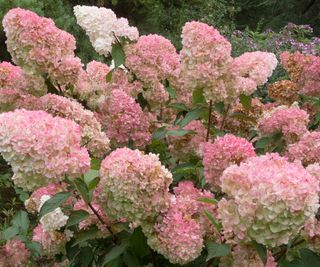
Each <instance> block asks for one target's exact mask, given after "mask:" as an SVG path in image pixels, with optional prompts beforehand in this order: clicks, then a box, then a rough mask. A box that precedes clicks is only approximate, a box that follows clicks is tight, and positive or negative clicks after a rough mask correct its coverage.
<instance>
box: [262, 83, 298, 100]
mask: <svg viewBox="0 0 320 267" xmlns="http://www.w3.org/2000/svg"><path fill="white" fill-rule="evenodd" d="M268 95H269V96H270V97H271V98H272V99H274V100H276V101H277V102H278V103H280V104H282V105H292V104H293V103H294V102H295V101H297V100H298V98H299V95H298V86H297V84H296V83H294V82H292V81H289V80H282V81H278V82H275V83H273V84H271V85H270V86H268Z"/></svg>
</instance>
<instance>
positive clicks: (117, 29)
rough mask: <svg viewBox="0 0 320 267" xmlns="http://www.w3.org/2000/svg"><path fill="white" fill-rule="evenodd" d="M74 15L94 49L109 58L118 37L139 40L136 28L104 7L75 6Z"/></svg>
mask: <svg viewBox="0 0 320 267" xmlns="http://www.w3.org/2000/svg"><path fill="white" fill-rule="evenodd" d="M74 14H75V16H76V18H77V23H78V24H79V25H80V26H81V28H83V29H84V30H85V31H86V33H87V35H88V36H89V39H90V42H91V43H92V45H93V47H94V49H95V50H96V51H97V52H98V53H99V54H100V55H104V56H108V55H109V53H110V51H111V49H112V44H113V43H115V42H116V37H125V38H128V39H129V40H131V41H133V40H136V39H138V38H139V32H138V29H137V28H136V27H130V26H129V23H128V20H127V19H125V18H120V19H117V16H116V14H115V13H114V12H113V11H112V10H111V9H107V8H104V7H100V8H99V7H95V6H75V7H74Z"/></svg>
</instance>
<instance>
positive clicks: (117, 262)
mask: <svg viewBox="0 0 320 267" xmlns="http://www.w3.org/2000/svg"><path fill="white" fill-rule="evenodd" d="M122 266H123V262H122V259H121V258H116V259H114V260H112V261H110V262H109V263H107V265H105V267H122Z"/></svg>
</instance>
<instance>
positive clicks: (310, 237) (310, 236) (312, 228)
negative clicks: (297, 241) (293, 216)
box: [301, 218, 320, 253]
mask: <svg viewBox="0 0 320 267" xmlns="http://www.w3.org/2000/svg"><path fill="white" fill-rule="evenodd" d="M301 235H302V237H304V239H305V240H306V241H307V244H306V246H307V248H308V249H310V250H312V251H314V252H315V253H318V251H319V249H320V222H319V221H318V220H317V219H316V218H312V219H311V220H309V221H308V222H306V223H305V225H304V229H303V231H302V234H301Z"/></svg>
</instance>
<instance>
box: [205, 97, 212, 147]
mask: <svg viewBox="0 0 320 267" xmlns="http://www.w3.org/2000/svg"><path fill="white" fill-rule="evenodd" d="M211 113H212V100H210V102H209V119H208V129H207V137H206V141H207V142H208V141H209V136H210V127H211V117H212V115H211Z"/></svg>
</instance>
